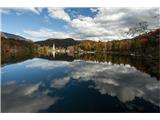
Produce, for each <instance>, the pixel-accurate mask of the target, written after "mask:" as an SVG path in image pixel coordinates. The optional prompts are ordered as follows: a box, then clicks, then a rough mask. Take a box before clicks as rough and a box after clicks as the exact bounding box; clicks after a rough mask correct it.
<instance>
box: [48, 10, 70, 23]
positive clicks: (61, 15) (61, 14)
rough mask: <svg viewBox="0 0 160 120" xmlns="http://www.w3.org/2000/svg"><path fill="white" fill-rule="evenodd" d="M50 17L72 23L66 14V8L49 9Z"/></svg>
mask: <svg viewBox="0 0 160 120" xmlns="http://www.w3.org/2000/svg"><path fill="white" fill-rule="evenodd" d="M48 15H49V16H50V17H52V18H56V19H60V20H64V21H70V17H69V15H68V14H67V13H66V12H65V10H64V8H48Z"/></svg>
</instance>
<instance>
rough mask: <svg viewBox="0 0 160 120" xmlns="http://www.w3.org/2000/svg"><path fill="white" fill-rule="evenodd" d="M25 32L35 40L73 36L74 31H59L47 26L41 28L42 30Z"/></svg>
mask: <svg viewBox="0 0 160 120" xmlns="http://www.w3.org/2000/svg"><path fill="white" fill-rule="evenodd" d="M23 33H25V34H26V37H27V38H31V39H34V40H39V39H42V38H43V39H47V38H71V37H73V36H72V35H73V33H67V32H57V31H54V30H51V29H47V28H41V29H40V30H37V31H33V30H25V31H23Z"/></svg>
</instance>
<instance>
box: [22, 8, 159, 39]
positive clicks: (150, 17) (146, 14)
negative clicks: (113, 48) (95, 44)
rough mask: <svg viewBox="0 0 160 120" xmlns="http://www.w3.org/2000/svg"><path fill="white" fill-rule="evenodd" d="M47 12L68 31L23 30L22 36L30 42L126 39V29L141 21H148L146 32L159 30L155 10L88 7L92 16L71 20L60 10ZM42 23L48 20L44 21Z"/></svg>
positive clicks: (50, 9)
mask: <svg viewBox="0 0 160 120" xmlns="http://www.w3.org/2000/svg"><path fill="white" fill-rule="evenodd" d="M28 10H30V11H32V12H35V13H38V11H40V10H38V9H35V8H34V9H33V8H32V9H31V8H30V9H28ZM37 10H38V11H37ZM47 10H48V17H51V18H53V19H60V20H64V21H66V22H67V27H68V28H71V29H72V32H57V31H54V30H50V29H46V28H41V29H39V30H36V31H32V30H25V31H24V33H26V34H27V35H29V36H30V38H31V39H32V37H33V38H35V39H36V38H40V37H45V38H49V37H53V38H68V37H71V38H74V39H78V40H85V39H90V40H95V41H98V40H102V41H108V40H115V39H116V40H119V39H125V38H126V37H128V36H127V35H126V32H127V31H128V30H129V28H130V27H133V26H136V25H137V24H138V23H139V22H142V21H147V22H148V24H149V29H153V28H157V27H159V9H158V8H91V9H90V10H91V11H92V12H93V13H96V15H95V16H94V17H93V16H92V17H89V16H81V15H79V16H78V17H76V18H75V17H74V18H73V19H72V20H71V18H70V16H69V14H68V13H67V12H65V9H64V8H47ZM157 16H158V17H157ZM45 19H46V17H45ZM46 20H47V21H48V18H47V19H46Z"/></svg>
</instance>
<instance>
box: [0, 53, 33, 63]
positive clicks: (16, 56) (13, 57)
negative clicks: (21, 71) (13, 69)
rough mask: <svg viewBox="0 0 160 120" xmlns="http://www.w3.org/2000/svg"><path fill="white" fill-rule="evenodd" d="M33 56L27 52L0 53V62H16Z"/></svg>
mask: <svg viewBox="0 0 160 120" xmlns="http://www.w3.org/2000/svg"><path fill="white" fill-rule="evenodd" d="M33 57H34V54H28V53H6V54H2V55H1V64H2V66H3V65H4V64H11V63H17V62H21V61H25V60H27V59H31V58H33Z"/></svg>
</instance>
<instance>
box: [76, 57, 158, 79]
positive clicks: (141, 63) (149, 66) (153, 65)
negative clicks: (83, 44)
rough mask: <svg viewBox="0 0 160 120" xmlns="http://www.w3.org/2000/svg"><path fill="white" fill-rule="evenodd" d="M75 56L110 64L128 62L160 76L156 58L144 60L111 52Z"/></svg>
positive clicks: (155, 75)
mask: <svg viewBox="0 0 160 120" xmlns="http://www.w3.org/2000/svg"><path fill="white" fill-rule="evenodd" d="M76 58H78V59H82V60H86V61H96V62H111V63H112V64H124V65H125V64H129V65H131V66H134V67H135V68H137V69H138V70H141V71H143V72H146V73H148V74H150V75H151V76H153V77H156V78H157V79H159V78H160V73H159V70H160V65H159V62H158V60H145V59H143V58H142V57H129V56H121V55H113V54H82V55H80V56H77V57H76Z"/></svg>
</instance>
